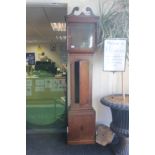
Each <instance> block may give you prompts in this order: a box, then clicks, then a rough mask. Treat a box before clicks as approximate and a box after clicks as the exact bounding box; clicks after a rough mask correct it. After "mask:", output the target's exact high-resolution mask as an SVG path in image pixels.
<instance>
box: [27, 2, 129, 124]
mask: <svg viewBox="0 0 155 155" xmlns="http://www.w3.org/2000/svg"><path fill="white" fill-rule="evenodd" d="M111 1H112V0H109V1H108V2H109V3H110V2H111ZM27 2H30V3H31V2H45V3H49V2H50V3H67V5H68V14H69V13H70V12H71V11H72V9H73V7H75V6H78V7H80V11H83V10H84V9H85V8H86V7H87V6H89V7H91V8H92V10H93V12H94V14H95V15H99V11H98V9H97V8H98V1H94V0H78V1H73V0H57V1H56V0H46V1H45V0H27ZM107 5H108V4H107ZM107 7H108V6H106V8H107ZM106 8H105V9H106ZM93 65H94V66H93V87H92V88H93V90H92V93H93V96H92V99H93V107H94V109H95V110H96V122H97V123H103V124H106V125H109V124H110V122H111V112H110V109H109V108H107V107H105V106H103V105H101V103H100V99H101V98H102V97H103V96H105V95H108V94H111V93H112V82H113V85H114V91H113V92H114V93H121V91H122V89H121V87H122V86H121V73H115V75H114V76H113V74H112V73H108V72H104V71H103V51H101V50H98V51H96V54H95V55H94V60H93ZM68 80H69V79H68ZM128 84H129V69H128V62H127V63H126V71H125V72H124V85H125V86H124V89H125V93H129V86H128ZM68 97H69V96H68Z"/></svg>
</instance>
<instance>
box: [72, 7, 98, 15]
mask: <svg viewBox="0 0 155 155" xmlns="http://www.w3.org/2000/svg"><path fill="white" fill-rule="evenodd" d="M75 11H79V7H74V8H73V10H72V12H71V14H70V15H75V14H74V13H75ZM80 15H81V16H88V15H89V16H95V15H94V13H93V11H92V9H91V8H90V7H86V11H85V13H84V12H81V14H80Z"/></svg>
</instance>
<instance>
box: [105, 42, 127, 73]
mask: <svg viewBox="0 0 155 155" xmlns="http://www.w3.org/2000/svg"><path fill="white" fill-rule="evenodd" d="M125 56H126V40H125V39H107V40H105V42H104V71H124V70H125Z"/></svg>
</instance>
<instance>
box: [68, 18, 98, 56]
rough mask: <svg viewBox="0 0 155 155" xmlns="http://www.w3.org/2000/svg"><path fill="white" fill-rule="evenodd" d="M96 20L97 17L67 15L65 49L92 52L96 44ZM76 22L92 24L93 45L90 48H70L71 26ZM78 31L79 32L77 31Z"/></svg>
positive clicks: (72, 51) (71, 51) (74, 51)
mask: <svg viewBox="0 0 155 155" xmlns="http://www.w3.org/2000/svg"><path fill="white" fill-rule="evenodd" d="M97 20H98V17H94V16H92V17H90V16H89V17H87V16H68V18H67V50H68V52H69V53H94V52H95V50H96V45H97ZM76 24H87V25H88V24H92V25H93V33H92V38H93V45H92V48H80V47H79V48H71V46H72V45H71V38H72V34H71V28H72V27H73V26H74V25H76ZM79 33H80V32H79Z"/></svg>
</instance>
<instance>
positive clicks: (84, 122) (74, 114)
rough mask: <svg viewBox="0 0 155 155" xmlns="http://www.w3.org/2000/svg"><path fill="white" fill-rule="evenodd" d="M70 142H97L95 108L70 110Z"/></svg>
mask: <svg viewBox="0 0 155 155" xmlns="http://www.w3.org/2000/svg"><path fill="white" fill-rule="evenodd" d="M67 142H68V144H94V143H95V111H94V110H93V109H89V110H88V109H85V110H70V111H69V112H68V140H67Z"/></svg>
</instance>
